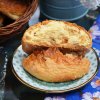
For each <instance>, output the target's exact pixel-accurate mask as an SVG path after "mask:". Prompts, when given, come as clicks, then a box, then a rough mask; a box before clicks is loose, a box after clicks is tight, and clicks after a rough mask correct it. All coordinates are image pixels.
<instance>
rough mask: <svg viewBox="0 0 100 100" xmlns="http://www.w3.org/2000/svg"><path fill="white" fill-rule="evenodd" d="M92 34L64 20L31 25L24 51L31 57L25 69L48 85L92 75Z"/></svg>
mask: <svg viewBox="0 0 100 100" xmlns="http://www.w3.org/2000/svg"><path fill="white" fill-rule="evenodd" d="M91 46H92V39H91V36H90V34H89V33H88V32H87V31H86V30H85V29H84V28H82V27H80V26H78V25H76V24H73V23H69V22H64V21H55V20H46V21H43V22H40V23H38V24H36V25H33V26H31V27H30V28H29V29H28V30H26V32H25V33H24V35H23V38H22V48H23V50H24V52H26V53H27V54H29V56H28V57H26V58H25V59H23V62H22V65H23V68H24V69H25V70H26V71H27V72H29V73H30V74H31V75H33V76H34V77H36V78H38V79H40V80H43V81H47V82H64V81H71V80H75V79H78V78H81V77H83V76H84V75H85V74H87V73H88V71H89V68H90V61H89V59H87V58H86V57H85V54H86V53H87V51H89V50H90V49H91Z"/></svg>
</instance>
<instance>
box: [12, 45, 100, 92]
mask: <svg viewBox="0 0 100 100" xmlns="http://www.w3.org/2000/svg"><path fill="white" fill-rule="evenodd" d="M20 46H22V45H19V46H18V47H17V49H16V50H15V51H14V53H13V56H12V72H13V74H14V76H15V77H16V78H17V79H18V80H19V81H20V82H21V83H22V84H24V85H25V86H27V87H29V88H31V89H35V90H38V91H42V92H45V93H64V92H68V91H72V90H76V89H79V88H81V87H83V86H84V85H86V84H87V83H89V82H90V81H91V80H92V79H93V78H94V77H95V76H96V74H97V72H98V70H99V65H100V63H99V57H98V55H97V53H96V51H95V50H94V49H93V48H92V47H91V49H92V51H93V52H94V54H95V56H96V59H97V69H96V71H95V73H94V74H93V76H92V77H91V78H89V79H88V80H87V81H86V82H84V83H82V84H80V85H79V86H76V87H73V88H70V89H65V90H45V89H40V88H38V87H35V86H32V85H29V84H28V83H27V82H25V81H24V80H23V79H21V78H20V77H19V76H18V75H17V73H16V71H15V70H14V67H13V57H14V55H15V53H16V52H17V50H18V48H19V47H20Z"/></svg>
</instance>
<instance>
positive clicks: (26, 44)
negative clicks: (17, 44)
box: [22, 20, 92, 54]
mask: <svg viewBox="0 0 100 100" xmlns="http://www.w3.org/2000/svg"><path fill="white" fill-rule="evenodd" d="M52 22H54V23H56V22H58V23H61V25H62V26H61V28H63V25H65V26H64V29H65V30H64V31H65V32H66V30H68V32H70V33H71V34H69V33H68V34H69V35H71V37H70V36H69V37H70V38H69V37H68V38H67V36H66V34H67V33H65V35H64V32H63V35H62V36H63V37H61V35H59V31H60V30H61V29H59V28H58V29H57V28H56V27H57V26H55V28H56V29H53V30H54V31H53V32H55V30H58V31H56V35H54V36H52V35H53V34H52V32H51V33H49V32H44V34H45V35H43V34H42V33H41V34H40V37H39V31H40V29H42V28H41V27H45V25H48V26H49V25H50V24H49V23H52ZM50 27H51V26H50ZM44 30H46V29H44ZM42 31H43V30H42ZM50 31H52V29H51V30H50ZM57 32H58V33H57ZM37 33H38V37H39V38H40V40H39V38H38V39H37V40H38V41H35V37H36V36H35V35H37ZM74 33H75V34H74ZM46 34H48V35H49V34H51V35H49V36H47V37H46ZM42 35H43V37H44V38H45V39H48V38H50V39H49V40H47V41H45V39H44V38H43V37H42ZM57 35H58V37H61V38H60V39H56V40H57V42H59V41H61V42H59V43H56V42H55V40H54V39H55V37H56V36H57ZM73 36H75V38H76V40H75V39H73V41H72V42H68V41H69V40H71V39H72V38H73ZM77 36H79V38H77ZM58 37H57V38H58ZM42 39H43V40H42ZM74 40H75V42H76V41H78V40H80V41H78V42H76V43H75V42H74ZM39 46H40V47H59V48H65V49H66V48H67V49H71V50H73V51H82V50H84V49H86V48H87V49H89V48H91V46H92V38H91V36H90V34H89V32H88V31H86V30H85V29H84V28H82V27H81V26H78V25H76V24H74V23H70V22H64V21H54V20H46V21H43V22H40V23H38V24H36V25H34V26H31V27H30V28H29V29H28V30H26V32H25V33H24V36H23V38H22V47H23V50H24V51H25V52H26V53H29V54H30V53H32V52H33V49H34V48H36V47H39Z"/></svg>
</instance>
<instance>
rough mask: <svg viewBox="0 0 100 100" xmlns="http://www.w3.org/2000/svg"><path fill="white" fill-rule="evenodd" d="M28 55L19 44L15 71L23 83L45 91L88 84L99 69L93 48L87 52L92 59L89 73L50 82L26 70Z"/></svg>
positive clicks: (62, 89)
mask: <svg viewBox="0 0 100 100" xmlns="http://www.w3.org/2000/svg"><path fill="white" fill-rule="evenodd" d="M25 57H27V54H26V53H25V52H24V51H23V50H22V46H19V47H18V49H17V50H16V52H15V53H14V56H13V60H12V65H13V73H14V75H15V76H16V77H17V78H18V80H19V81H21V82H22V83H23V84H25V85H27V86H28V87H31V88H33V89H37V90H40V91H44V92H49V93H61V92H66V91H71V90H74V89H78V88H80V87H82V86H84V85H85V84H87V83H88V82H89V81H90V80H91V79H93V77H94V76H95V75H96V73H97V70H98V57H97V54H96V52H95V51H94V50H93V49H91V50H90V52H88V53H87V54H86V57H87V58H88V59H89V60H90V62H91V65H90V70H89V73H88V74H87V75H85V76H83V77H82V78H80V79H78V80H75V81H69V82H61V83H49V82H45V81H41V80H39V79H37V78H35V77H33V76H31V75H30V74H29V73H28V72H26V71H25V70H24V69H23V67H22V60H23V58H25Z"/></svg>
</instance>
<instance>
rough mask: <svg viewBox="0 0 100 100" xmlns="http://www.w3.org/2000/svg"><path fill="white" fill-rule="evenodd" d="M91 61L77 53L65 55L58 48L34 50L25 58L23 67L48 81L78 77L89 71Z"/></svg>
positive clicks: (69, 79)
mask: <svg viewBox="0 0 100 100" xmlns="http://www.w3.org/2000/svg"><path fill="white" fill-rule="evenodd" d="M89 66H90V62H89V60H88V59H86V58H80V57H78V56H76V55H72V54H66V55H63V54H62V53H61V52H60V51H59V50H58V49H57V48H49V49H48V50H46V51H34V52H33V53H32V54H31V55H29V56H28V57H27V58H25V59H24V60H23V67H24V69H25V70H26V71H28V72H29V73H30V74H31V75H33V76H34V77H36V78H38V79H40V80H44V81H47V82H63V81H71V80H75V79H78V78H80V77H82V76H84V75H85V74H87V73H88V71H89Z"/></svg>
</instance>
